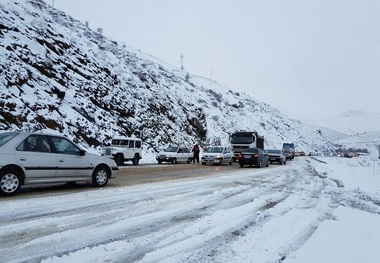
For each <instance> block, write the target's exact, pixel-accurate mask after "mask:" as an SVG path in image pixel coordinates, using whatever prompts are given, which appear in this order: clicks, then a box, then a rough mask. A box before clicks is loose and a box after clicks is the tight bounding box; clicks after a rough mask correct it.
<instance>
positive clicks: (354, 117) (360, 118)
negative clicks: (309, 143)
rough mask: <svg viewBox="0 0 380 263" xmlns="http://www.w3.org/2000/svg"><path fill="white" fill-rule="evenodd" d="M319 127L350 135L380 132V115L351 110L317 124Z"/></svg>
mask: <svg viewBox="0 0 380 263" xmlns="http://www.w3.org/2000/svg"><path fill="white" fill-rule="evenodd" d="M317 125H319V126H325V127H329V128H331V129H333V130H336V131H339V132H342V133H346V134H349V135H355V134H360V133H366V132H376V131H380V114H378V113H367V112H364V111H360V110H351V111H347V112H344V113H341V114H339V115H337V116H333V117H331V118H330V120H326V121H321V122H317Z"/></svg>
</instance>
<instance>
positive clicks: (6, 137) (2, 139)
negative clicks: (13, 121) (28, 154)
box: [0, 132, 18, 147]
mask: <svg viewBox="0 0 380 263" xmlns="http://www.w3.org/2000/svg"><path fill="white" fill-rule="evenodd" d="M17 134H18V133H17V132H6V133H1V134H0V147H1V146H3V145H4V144H6V143H7V142H9V141H10V140H11V139H12V138H13V137H15V136H16V135H17Z"/></svg>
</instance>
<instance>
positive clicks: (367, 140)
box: [335, 131, 380, 149]
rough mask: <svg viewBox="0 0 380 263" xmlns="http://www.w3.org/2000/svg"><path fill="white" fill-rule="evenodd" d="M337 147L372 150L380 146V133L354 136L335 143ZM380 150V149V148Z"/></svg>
mask: <svg viewBox="0 0 380 263" xmlns="http://www.w3.org/2000/svg"><path fill="white" fill-rule="evenodd" d="M335 144H336V145H339V146H341V147H344V148H360V149H371V148H372V147H375V146H378V147H379V146H380V131H376V132H365V133H361V134H354V135H351V136H348V137H345V138H341V139H339V140H336V141H335ZM379 149H380V147H379Z"/></svg>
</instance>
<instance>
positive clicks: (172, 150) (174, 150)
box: [164, 146, 178, 153]
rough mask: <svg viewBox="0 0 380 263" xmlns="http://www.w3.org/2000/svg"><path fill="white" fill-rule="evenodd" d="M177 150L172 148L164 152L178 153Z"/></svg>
mask: <svg viewBox="0 0 380 263" xmlns="http://www.w3.org/2000/svg"><path fill="white" fill-rule="evenodd" d="M177 150H178V147H173V146H171V147H168V148H166V149H165V150H164V152H171V153H176V152H177Z"/></svg>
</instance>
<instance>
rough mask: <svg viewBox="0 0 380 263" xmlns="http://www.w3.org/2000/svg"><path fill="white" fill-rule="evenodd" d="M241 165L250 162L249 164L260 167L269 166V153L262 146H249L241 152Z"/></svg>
mask: <svg viewBox="0 0 380 263" xmlns="http://www.w3.org/2000/svg"><path fill="white" fill-rule="evenodd" d="M239 164H240V167H244V165H246V164H248V165H249V166H252V165H255V166H257V167H258V168H260V167H261V166H262V165H265V166H266V167H268V166H269V157H268V154H267V153H266V152H265V151H264V150H263V149H260V148H247V149H244V150H243V151H242V152H241V153H240V154H239Z"/></svg>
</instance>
